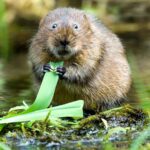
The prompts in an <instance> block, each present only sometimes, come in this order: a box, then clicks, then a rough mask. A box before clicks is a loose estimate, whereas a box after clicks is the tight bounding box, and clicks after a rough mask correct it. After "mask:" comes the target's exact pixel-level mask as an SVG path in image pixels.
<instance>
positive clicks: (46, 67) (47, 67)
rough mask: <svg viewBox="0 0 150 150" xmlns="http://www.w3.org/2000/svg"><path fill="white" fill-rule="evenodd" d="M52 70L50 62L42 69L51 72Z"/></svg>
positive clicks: (44, 71)
mask: <svg viewBox="0 0 150 150" xmlns="http://www.w3.org/2000/svg"><path fill="white" fill-rule="evenodd" d="M50 70H51V66H50V64H45V65H43V69H42V71H43V73H46V72H49V71H50Z"/></svg>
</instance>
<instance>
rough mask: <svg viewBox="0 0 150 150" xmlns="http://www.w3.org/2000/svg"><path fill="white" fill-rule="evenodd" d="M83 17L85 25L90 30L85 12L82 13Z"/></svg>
mask: <svg viewBox="0 0 150 150" xmlns="http://www.w3.org/2000/svg"><path fill="white" fill-rule="evenodd" d="M83 19H84V22H85V27H86V28H87V29H88V30H90V29H91V25H90V20H89V17H88V15H87V14H83Z"/></svg>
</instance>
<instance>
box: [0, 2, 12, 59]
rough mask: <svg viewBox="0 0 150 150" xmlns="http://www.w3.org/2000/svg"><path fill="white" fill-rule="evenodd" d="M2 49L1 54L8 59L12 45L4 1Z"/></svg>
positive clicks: (0, 25) (0, 34)
mask: <svg viewBox="0 0 150 150" xmlns="http://www.w3.org/2000/svg"><path fill="white" fill-rule="evenodd" d="M0 49H1V50H0V54H1V55H2V56H3V57H4V58H6V59H7V58H8V55H9V54H10V51H9V50H10V43H9V37H8V24H7V20H6V13H5V3H4V0H1V1H0Z"/></svg>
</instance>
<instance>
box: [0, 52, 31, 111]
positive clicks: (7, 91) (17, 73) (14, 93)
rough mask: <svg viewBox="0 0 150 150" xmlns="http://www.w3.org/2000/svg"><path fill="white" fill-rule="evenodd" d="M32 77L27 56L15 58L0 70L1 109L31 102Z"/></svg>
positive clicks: (2, 65)
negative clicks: (23, 102)
mask: <svg viewBox="0 0 150 150" xmlns="http://www.w3.org/2000/svg"><path fill="white" fill-rule="evenodd" d="M31 81H32V80H31V75H30V69H29V66H28V64H27V56H26V54H21V55H17V56H15V57H14V58H13V59H11V60H10V61H8V63H4V62H3V61H1V68H0V109H1V110H6V109H7V110H8V108H10V107H14V106H16V105H22V101H23V100H24V101H26V102H27V103H28V102H31V99H33V96H32V95H33V92H32V90H31V85H32V83H31Z"/></svg>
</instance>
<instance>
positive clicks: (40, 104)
mask: <svg viewBox="0 0 150 150" xmlns="http://www.w3.org/2000/svg"><path fill="white" fill-rule="evenodd" d="M50 65H51V67H52V69H51V71H50V72H47V73H46V74H45V75H44V78H43V81H42V84H41V87H40V89H39V92H38V94H37V97H36V100H35V101H34V103H33V104H32V105H31V106H30V107H28V106H27V105H26V104H25V105H24V106H20V107H17V108H15V109H11V110H17V109H19V110H20V108H21V109H22V108H23V109H26V110H24V111H23V112H20V113H15V114H13V113H11V112H8V114H7V115H6V116H4V117H3V118H0V124H1V126H0V128H1V130H2V129H3V127H4V124H8V123H16V122H26V121H30V122H31V121H32V122H33V121H38V120H43V119H45V118H46V120H50V121H51V122H52V121H53V122H54V121H55V122H56V120H58V118H62V117H72V118H82V117H83V104H84V103H83V101H82V100H78V101H75V102H72V103H68V104H64V105H61V106H56V107H50V108H47V107H48V106H49V105H50V104H51V102H52V99H53V95H54V92H55V88H56V85H57V82H58V74H57V72H56V68H57V67H58V66H62V65H63V62H57V63H52V62H50ZM49 83H51V84H49ZM47 89H49V91H50V92H47Z"/></svg>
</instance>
